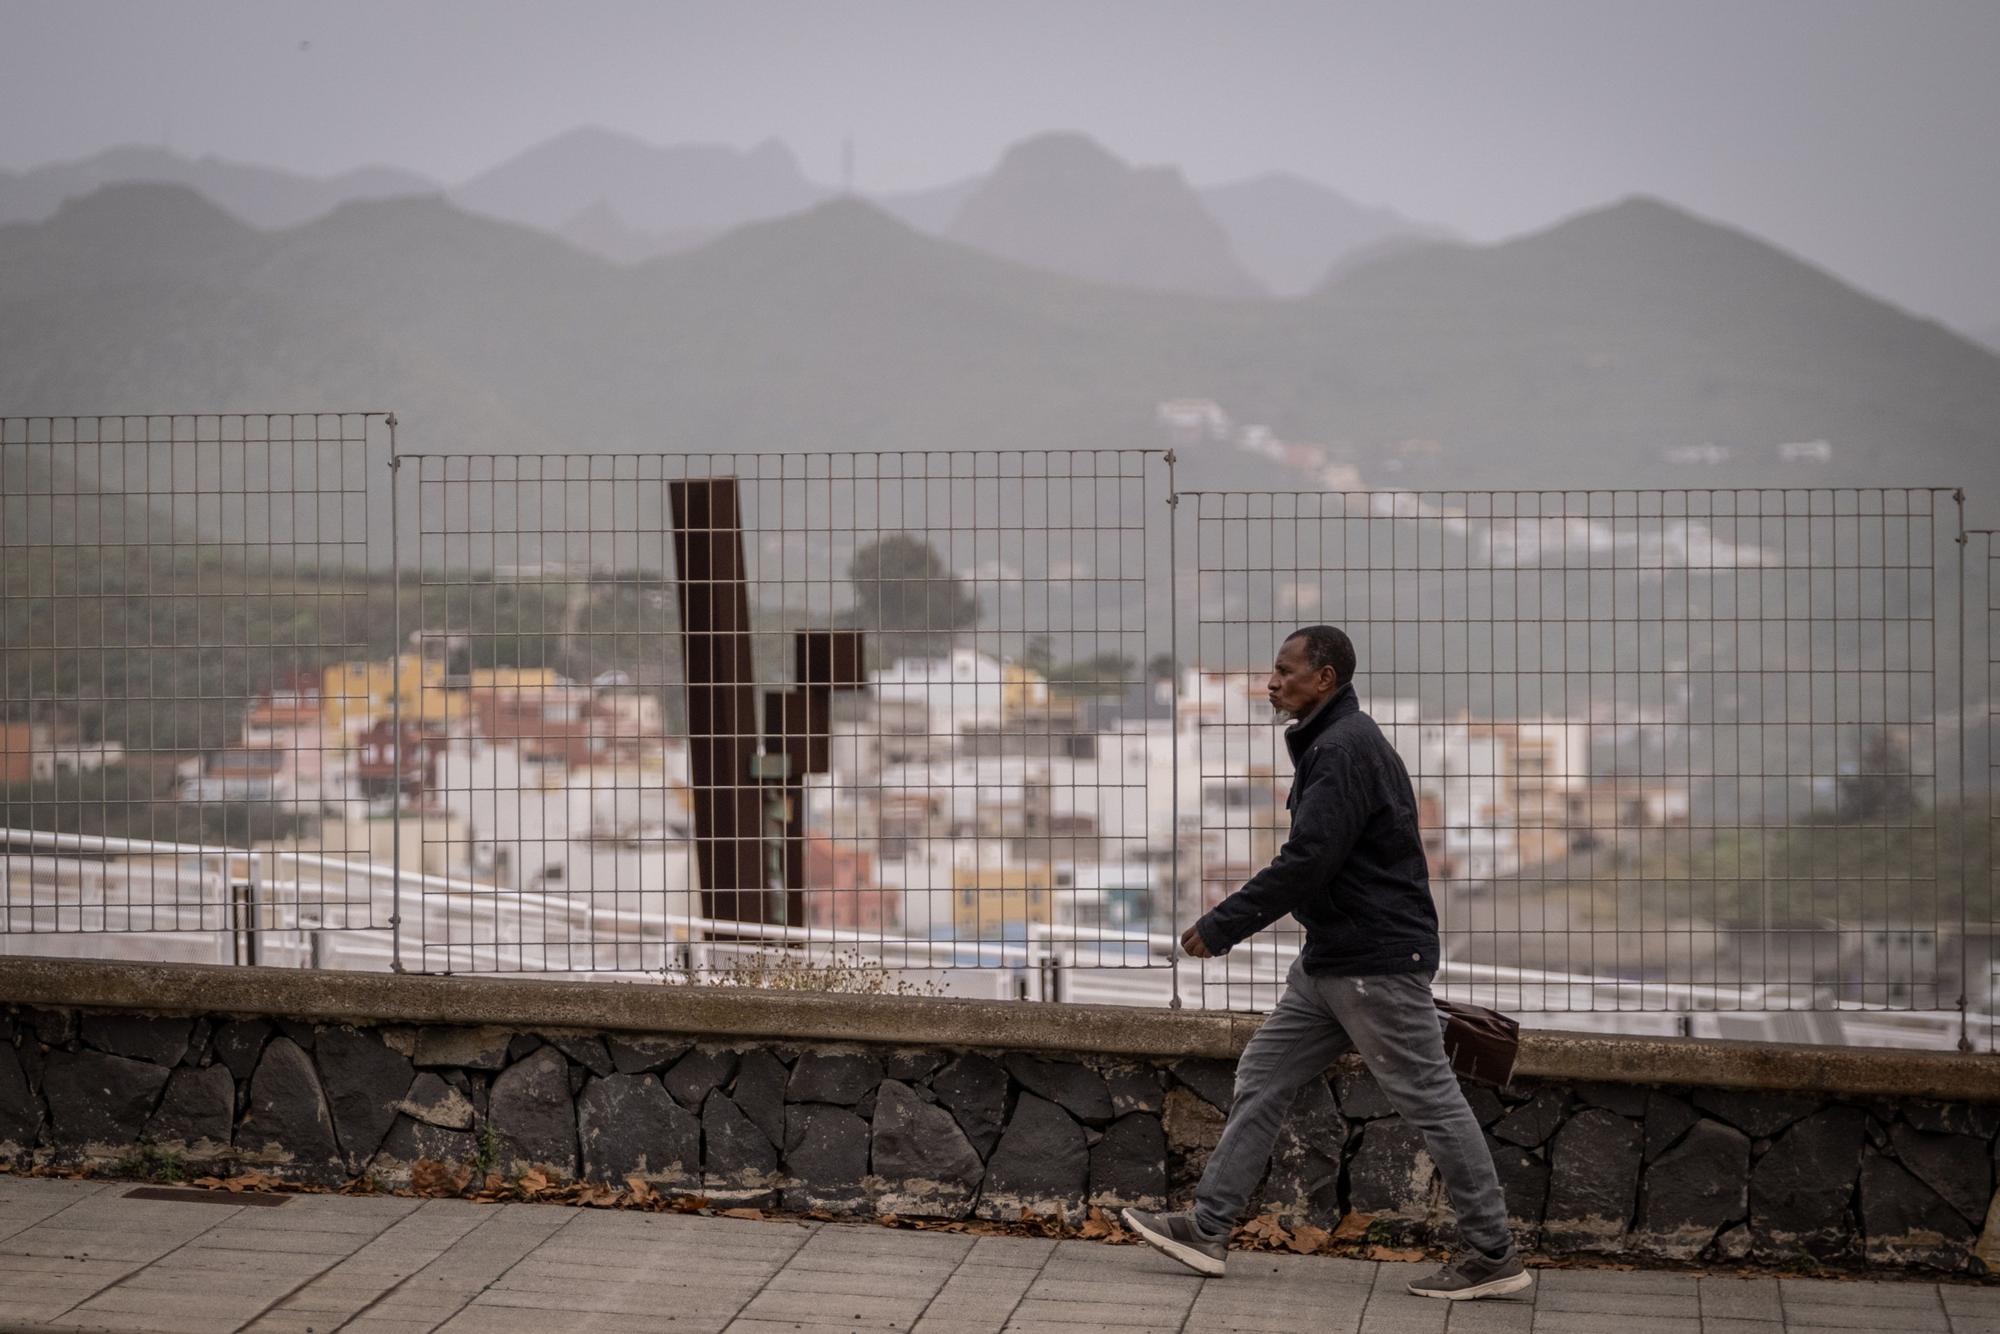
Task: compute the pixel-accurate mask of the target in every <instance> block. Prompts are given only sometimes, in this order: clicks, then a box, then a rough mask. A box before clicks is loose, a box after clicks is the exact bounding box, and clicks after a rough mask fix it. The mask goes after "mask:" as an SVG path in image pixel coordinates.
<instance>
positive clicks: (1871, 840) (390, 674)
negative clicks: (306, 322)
mask: <svg viewBox="0 0 2000 1334" xmlns="http://www.w3.org/2000/svg"><path fill="white" fill-rule="evenodd" d="M395 429H396V428H395V422H394V418H393V417H390V416H387V415H385V414H364V413H350V414H289V415H288V414H277V415H271V416H227V415H220V416H217V415H211V416H184V417H167V416H156V417H102V418H33V419H29V418H14V419H6V421H5V423H4V435H0V481H4V487H0V553H4V557H5V567H6V568H5V574H4V577H0V597H4V629H5V635H4V641H0V655H4V689H5V694H4V697H0V739H4V745H0V802H4V803H5V804H4V809H0V829H3V830H5V831H6V833H5V839H6V847H5V848H4V849H0V872H4V877H5V879H4V882H0V894H4V899H5V903H6V909H7V913H6V920H5V928H4V941H0V947H4V948H5V949H7V950H9V951H13V952H23V951H46V952H64V951H69V950H73V949H87V950H90V951H92V952H100V953H102V952H111V953H124V954H126V955H127V956H128V957H151V958H162V957H173V958H216V959H224V960H237V961H245V962H266V963H286V964H302V965H313V964H317V965H323V966H329V967H380V968H386V967H393V966H402V967H407V968H411V969H420V970H425V971H435V972H591V973H596V974H621V975H628V976H637V975H651V976H657V977H667V978H683V979H707V980H725V981H727V980H737V981H755V982H758V983H760V984H764V985H790V986H842V987H854V986H862V987H866V988H868V989H897V988H903V989H908V988H910V987H916V988H920V989H938V988H944V989H950V990H956V991H966V990H978V991H985V992H987V993H988V994H1002V995H1029V996H1036V997H1041V998H1049V999H1056V998H1060V999H1070V1000H1106V1001H1126V1002H1134V1003H1157V1004H1178V1003H1182V1002H1183V1001H1185V1002H1187V1003H1193V1004H1202V1005H1207V1006H1214V1007H1231V1008H1239V1009H1261V1008H1265V1007H1268V1006H1269V1005H1270V1004H1271V1003H1272V1002H1273V1001H1275V999H1276V997H1277V994H1278V991H1279V988H1280V987H1281V985H1282V980H1283V976H1284V972H1285V969H1286V967H1287V966H1288V965H1289V963H1290V962H1291V959H1292V958H1293V957H1294V956H1295V954H1296V950H1297V946H1298V943H1299V933H1298V930H1297V928H1296V927H1295V926H1294V925H1293V924H1292V923H1290V921H1289V919H1288V920H1287V921H1285V922H1283V923H1281V924H1280V925H1279V926H1278V927H1276V928H1274V929H1273V930H1272V931H1270V932H1268V933H1266V935H1265V936H1264V937H1261V938H1259V940H1257V941H1256V942H1253V943H1252V944H1250V945H1248V946H1245V947H1241V948H1239V949H1238V950H1237V951H1235V952H1233V953H1232V954H1231V955H1229V956H1228V957H1226V958H1224V959H1221V960H1213V961H1207V962H1203V963H1196V962H1195V961H1191V960H1186V959H1183V958H1181V957H1179V956H1178V954H1177V951H1176V949H1175V938H1176V936H1177V934H1178V932H1179V930H1180V929H1181V928H1182V927H1184V926H1185V925H1186V924H1187V923H1188V922H1189V921H1191V920H1192V919H1193V918H1194V917H1195V916H1196V915H1197V914H1198V913H1199V912H1200V911H1201V910H1202V909H1203V908H1204V907H1206V906H1208V905H1210V904H1212V903H1213V902H1215V901H1216V900H1217V899H1218V898H1219V897H1221V896H1222V895H1225V894H1227V893H1229V892H1231V891H1232V890H1234V889H1235V888H1236V886H1237V885H1239V884H1241V883H1242V881H1243V880H1244V879H1246V878H1247V877H1248V876H1249V875H1250V874H1252V873H1254V871H1255V870H1256V869H1257V868H1258V867H1260V866H1261V865H1262V864H1264V862H1266V861H1268V860H1269V858H1270V857H1271V856H1272V854H1273V853H1274V852H1275V851H1276V849H1277V847H1278V846H1279V844H1280V843H1281V842H1282V840H1283V838H1284V835H1285V832H1286V831H1285V823H1286V816H1285V806H1284V803H1285V796H1286V789H1287V786H1288V782H1289V775H1290V764H1289V758H1288V756H1287V754H1286V751H1285V749H1284V745H1283V741H1282V728H1281V725H1280V723H1279V721H1278V720H1277V719H1276V718H1275V717H1274V716H1273V715H1272V713H1271V710H1270V709H1269V707H1268V705H1267V704H1266V703H1265V701H1264V695H1263V682H1264V679H1265V675H1266V674H1267V673H1268V671H1269V667H1270V662H1271V659H1272V656H1273V655H1274V653H1275V652H1276V650H1277V647H1278V645H1279V643H1280V642H1281V641H1282V639H1283V638H1284V636H1285V635H1286V634H1288V633H1289V632H1290V631H1291V630H1292V629H1295V628H1297V627H1298V626H1299V625H1302V624H1308V623H1314V622H1330V623H1334V624H1339V625H1342V626H1344V627H1345V628H1346V629H1347V630H1348V631H1349V632H1350V633H1351V634H1352V635H1353V637H1354V639H1355V641H1356V644H1357V647H1358V649H1359V652H1360V660H1361V661H1360V673H1359V677H1358V685H1359V690H1360V693H1361V696H1362V702H1363V705H1364V707H1365V708H1367V709H1368V710H1369V711H1370V712H1371V713H1372V714H1373V715H1374V716H1375V717H1376V718H1377V720H1378V721H1379V722H1380V723H1381V725H1382V726H1383V729H1384V731H1385V733H1386V734H1387V735H1388V737H1389V738H1390V740H1391V741H1392V742H1393V743H1394V744H1395V746H1396V747H1397V749H1398V751H1399V753H1400V754H1401V755H1402V757H1403V759H1404V762H1405V765H1406V767H1407V768H1408V769H1409V771H1410V773H1411V776H1412V779H1413V782H1414V785H1415V787H1416V790H1417V793H1418V796H1419V804H1420V812H1421V823H1422V826H1423V833H1424V837H1425V843H1426V851H1427V854H1428V858H1429V862H1430V867H1431V877H1432V885H1433V890H1434V896H1435V899H1436V903H1437V906H1438V909H1439V914H1440V920H1441V926H1442V929H1443V933H1444V940H1445V957H1446V963H1445V967H1444V971H1443V973H1442V976H1441V978H1440V989H1441V991H1443V992H1444V993H1446V994H1450V995H1454V996H1457V997H1459V998H1466V999H1473V1000H1477V1001H1482V1002H1485V1003H1489V1004H1497V1005H1498V1006H1500V1007H1501V1008H1504V1009H1509V1010H1514V1011H1520V1012H1526V1013H1531V1014H1532V1013H1541V1014H1544V1015H1552V1016H1553V1015H1565V1014H1567V1015H1582V1016H1589V1015H1594V1014H1599V1013H1607V1014H1612V1015H1637V1016H1639V1017H1640V1018H1641V1019H1644V1018H1646V1017H1648V1016H1650V1017H1652V1018H1658V1017H1659V1016H1663V1015H1666V1016H1672V1015H1682V1016H1697V1015H1703V1014H1708V1015H1712V1016H1727V1015H1731V1014H1745V1015H1771V1014H1777V1015H1786V1014H1794V1013H1798V1014H1804V1015H1807V1016H1812V1015H1824V1014H1837V1013H1841V1012H1846V1013H1849V1014H1857V1013H1859V1014H1889V1013H1896V1014H1901V1015H1904V1016H1906V1017H1911V1018H1913V1019H1914V1018H1915V1017H1920V1016H1922V1015H1925V1014H1930V1015H1934V1016H1937V1017H1938V1022H1939V1023H1940V1024H1949V1025H1951V1026H1953V1027H1976V1028H1978V1029H1979V1030H1980V1032H1981V1033H1982V1034H1983V1038H1984V1042H1985V1044H1986V1045H1989V1046H1990V1045H1991V1043H1992V1041H1993V1038H1994V1032H1993V1028H1992V1022H1993V1021H1992V1019H1991V1016H1992V1015H1993V1013H1994V1011H1995V1005H1994V997H1993V981H1992V979H1993V968H1992V964H1991V961H1990V953H1991V951H1990V948H1989V942H1990V941H1991V939H1992V937H1993V932H1994V908H1993V896H1992V886H1993V883H1994V877H1995V875H1996V874H2000V871H1996V867H1995V863H1994V853H1993V849H1994V846H1995V845H1994V833H1995V829H1996V825H2000V806H1996V805H1995V804H1994V797H1993V792H1994V783H1995V782H1996V781H2000V768H1996V767H1995V764H1996V761H1995V758H1994V756H1993V754H1992V752H1991V748H1990V746H1989V745H1988V741H1989V737H1990V732H1991V729H1992V712H1991V710H1992V709H1993V707H1994V705H1993V700H1994V690H1995V687H1996V685H2000V639H1995V638H1994V627H1993V617H1994V614H1995V612H1996V611H2000V605H1996V602H1995V595H1994V579H1993V576H1994V574H1995V572H1996V564H2000V552H1996V551H1995V550H1994V549H1993V546H1992V539H1991V535H1990V534H1986V533H1982V532H1973V533H1967V532H1966V531H1965V529H1964V525H1963V522H1962V517H1961V516H1962V500H1961V499H1960V498H1959V497H1958V496H1957V495H1956V494H1955V493H1951V492H1947V491H1940V490H1935V489H1927V488H1908V489H1882V490H1787V491H1758V490H1689V491H1620V492H1601V491H1600V492H1588V493H1584V492H1563V491H1554V492H1458V493H1447V492H1433V493H1362V492H1355V493H1305V494H1296V495H1294V494H1278V493H1240V492H1227V493H1225V492H1192V491H1191V492H1184V493H1183V492H1177V490H1176V487H1175V483H1174V466H1173V461H1172V457H1171V456H1170V455H1163V454H1160V453H1154V452H1144V451H1021V452H1005V453H992V452H956V451H936V452H927V453H853V454H739V455H700V454H664V453H663V454H618V455H607V454H594V453H571V454H533V455H512V454H407V453H406V454H400V455H399V454H398V453H397V451H396V448H395V440H394V436H395ZM85 938H88V939H85ZM1967 1015H1969V1016H1974V1017H1975V1018H1977V1020H1978V1022H1977V1023H1969V1022H1968V1020H1967V1019H1966V1018H1965V1017H1964V1016H1967ZM1617 1022H1626V1021H1625V1020H1622V1019H1621V1020H1618V1021H1617ZM1633 1022H1637V1020H1634V1021H1633ZM1802 1022H1804V1021H1802ZM1708 1031H1723V1032H1725V1035H1727V1034H1728V1032H1729V1030H1716V1029H1711V1030H1708ZM1832 1031H1833V1030H1831V1029H1829V1030H1826V1032H1828V1033H1830V1032H1832ZM1738 1033H1739V1035H1743V1036H1752V1035H1758V1036H1772V1035H1781V1036H1791V1037H1806V1038H1812V1037H1815V1036H1825V1034H1824V1033H1821V1032H1820V1031H1818V1030H1815V1029H1813V1028H1812V1027H1810V1024H1808V1026H1807V1027H1805V1028H1798V1027H1794V1028H1791V1029H1785V1030H1782V1031H1781V1030H1778V1029H1774V1028H1771V1027H1769V1026H1766V1027H1764V1028H1759V1029H1755V1030H1740V1031H1738Z"/></svg>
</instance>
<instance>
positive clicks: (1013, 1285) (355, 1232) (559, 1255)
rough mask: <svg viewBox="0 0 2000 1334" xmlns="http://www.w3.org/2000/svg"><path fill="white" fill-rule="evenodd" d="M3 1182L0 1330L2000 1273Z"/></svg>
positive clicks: (1807, 1320) (950, 1333) (1224, 1315)
mask: <svg viewBox="0 0 2000 1334" xmlns="http://www.w3.org/2000/svg"><path fill="white" fill-rule="evenodd" d="M127 1189H129V1187H126V1186H124V1185H122V1184H120V1183H106V1182H73V1181H61V1180H49V1179H29V1178H7V1177H0V1334H17V1331H26V1330H34V1331H55V1330H64V1331H78V1330H103V1331H114V1330H115V1331H132V1332H133V1334H595V1332H596V1331H605V1334H613V1332H615V1334H725V1332H726V1334H857V1332H858V1331H864V1330H865V1331H872V1332H874V1334H891V1332H892V1331H893V1332H895V1334H903V1332H905V1331H908V1332H910V1334H1085V1331H1090V1332H1091V1334H1095V1332H1096V1331H1103V1332H1104V1334H1149V1332H1150V1331H1155V1330H1157V1331H1160V1334H1296V1331H1301V1330H1312V1331H1314V1334H1857V1331H1863V1330H1869V1331H1887V1332H1893V1334H1932V1331H1936V1332H1937V1334H2000V1284H1996V1285H1993V1286H1976V1285H1971V1284H1965V1283H1943V1284H1940V1283H1934V1282H1924V1281H1904V1280H1896V1279H1887V1278H1885V1279H1881V1280H1872V1281H1870V1280H1853V1281H1849V1280H1842V1279H1805V1278H1784V1279H1779V1278H1758V1277H1748V1278H1745V1277H1738V1276H1736V1275H1733V1274H1716V1275H1702V1274H1698V1273H1691V1272H1685V1271H1675V1272H1665V1271H1658V1270H1653V1271H1648V1270H1644V1269H1630V1270H1626V1269H1609V1268H1606V1269H1570V1268H1562V1269H1542V1270H1538V1271H1536V1282H1535V1284H1534V1286H1533V1287H1532V1288H1531V1289H1530V1290H1529V1291H1528V1292H1526V1293H1524V1294H1521V1295H1519V1296H1517V1297H1513V1298H1509V1299H1505V1300H1502V1301H1497V1302H1477V1303H1447V1302H1439V1301H1433V1300H1429V1299H1425V1298H1420V1297H1414V1296H1411V1295H1410V1294H1409V1293H1408V1292H1407V1291H1405V1285H1406V1284H1407V1283H1408V1282H1409V1281H1410V1280H1411V1279H1412V1278H1414V1277H1416V1276H1418V1275H1421V1274H1424V1273H1427V1272H1428V1271H1429V1270H1430V1268H1431V1267H1432V1266H1431V1265H1430V1264H1427V1263H1426V1264H1404V1263H1389V1262H1374V1261H1366V1260H1354V1259H1347V1258H1334V1257H1325V1256H1296V1255H1283V1254H1263V1253H1249V1252H1240V1251H1239V1252H1235V1253H1233V1254H1232V1255H1231V1257H1230V1261H1229V1274H1228V1276H1227V1277H1226V1278H1224V1279H1204V1278H1202V1277H1201V1276H1199V1275H1196V1274H1193V1273H1190V1272H1189V1271H1187V1270H1186V1269H1184V1268H1182V1267H1181V1266H1179V1265H1177V1264H1175V1263H1174V1262H1173V1261H1171V1260H1169V1259H1167V1258H1166V1257H1164V1256H1161V1255H1159V1254H1158V1253H1156V1252H1154V1251H1152V1250H1149V1249H1147V1248H1145V1247H1141V1246H1109V1245H1104V1244H1100V1243H1093V1242H1083V1241H1060V1242H1058V1241H1055V1240H1052V1239H1048V1238H1040V1237H985V1236H981V1237H974V1236H969V1235H965V1234H960V1233H951V1232H943V1231H919V1230H906V1229H894V1228H882V1227H874V1226H869V1225H862V1224H845V1223H833V1222H818V1221H810V1220H798V1219H776V1218H772V1219H764V1220H752V1219H725V1218H718V1217H699V1216H693V1215H678V1214H638V1213H624V1212H616V1211H608V1210H604V1211H600V1210H579V1209H571V1208H566V1207H563V1206H559V1205H542V1204H506V1205H490V1204H474V1203H471V1202H468V1201H459V1200H429V1201H417V1200H410V1199H400V1198H393V1197H342V1196H331V1195H327V1196H293V1197H289V1198H288V1200H287V1202H286V1203H285V1204H283V1205H281V1206H279V1207H276V1208H255V1207H248V1206H244V1205H242V1204H240V1203H236V1202H232V1201H224V1202H222V1203H187V1202H180V1201H157V1200H131V1199H127V1198H125V1191H126V1190H127Z"/></svg>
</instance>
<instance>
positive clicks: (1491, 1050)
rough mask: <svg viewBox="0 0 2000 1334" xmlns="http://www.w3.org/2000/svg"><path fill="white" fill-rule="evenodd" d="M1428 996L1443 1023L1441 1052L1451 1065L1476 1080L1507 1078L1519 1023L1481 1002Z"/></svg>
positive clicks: (1515, 1056) (1486, 1081) (1503, 1081)
mask: <svg viewBox="0 0 2000 1334" xmlns="http://www.w3.org/2000/svg"><path fill="white" fill-rule="evenodd" d="M1432 1000H1433V1001H1435V1002H1436V1004H1437V1008H1438V1022H1439V1023H1441V1024H1442V1025H1443V1026H1444V1054H1445V1055H1446V1056H1447V1057H1449V1058H1450V1059H1451V1068H1452V1069H1453V1070H1455V1071H1457V1072H1458V1073H1459V1074H1460V1075H1462V1076H1464V1077H1465V1078H1467V1079H1470V1080H1473V1081H1475V1082H1477V1083H1480V1084H1494V1085H1499V1084H1506V1083H1509V1082H1511V1081H1512V1080H1513V1078H1514V1062H1515V1061H1516V1060H1517V1059H1518V1058H1519V1056H1520V1054H1521V1026H1520V1025H1519V1024H1518V1023H1516V1022H1514V1021H1513V1020H1512V1019H1509V1018H1508V1017H1507V1016H1506V1015H1504V1014H1501V1013H1499V1012H1498V1011H1495V1010H1489V1009H1486V1008H1485V1007H1484V1006H1480V1005H1461V1004H1459V1003H1458V1002H1457V1001H1448V1000H1437V998H1436V997H1432Z"/></svg>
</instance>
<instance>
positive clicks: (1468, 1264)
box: [1410, 1250, 1535, 1302]
mask: <svg viewBox="0 0 2000 1334" xmlns="http://www.w3.org/2000/svg"><path fill="white" fill-rule="evenodd" d="M1534 1281H1535V1276H1534V1275H1533V1274H1530V1273H1529V1272H1528V1271H1527V1270H1526V1269H1525V1268H1523V1267H1522V1265H1521V1257H1520V1256H1519V1255H1518V1254H1516V1253H1515V1252H1514V1251H1512V1250H1509V1251H1508V1252H1507V1254H1505V1255H1503V1256H1501V1257H1500V1258H1499V1259H1498V1260H1492V1259H1488V1258H1487V1257H1486V1256H1484V1255H1481V1254H1480V1253H1479V1252H1478V1251H1467V1252H1466V1253H1465V1254H1464V1255H1461V1256H1459V1257H1458V1258H1457V1259H1456V1260H1453V1261H1452V1262H1451V1263H1450V1264H1448V1265H1446V1266H1445V1267H1444V1268H1442V1269H1440V1270H1438V1271H1437V1273H1435V1274H1432V1275H1430V1276H1429V1277H1428V1278H1420V1279H1417V1280H1415V1281H1414V1282H1412V1283H1411V1284H1410V1291H1411V1292H1413V1293H1415V1294H1416V1295H1417V1296H1419V1297H1442V1298H1444V1299H1445V1300H1446V1301H1448V1302H1463V1301H1470V1300H1472V1299H1473V1298H1476V1297H1504V1296H1506V1295H1507V1294H1508V1293H1510V1292H1519V1291H1520V1290H1521V1289H1523V1288H1525V1287H1527V1286H1528V1285H1529V1284H1530V1283H1533V1282H1534Z"/></svg>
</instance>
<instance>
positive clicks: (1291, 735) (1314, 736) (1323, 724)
mask: <svg viewBox="0 0 2000 1334" xmlns="http://www.w3.org/2000/svg"><path fill="white" fill-rule="evenodd" d="M1360 709H1361V699H1360V697H1359V696H1357V695H1356V694H1355V693H1354V682H1352V681H1349V682H1348V683H1347V684H1346V685H1344V686H1342V687H1341V688H1340V689H1338V690H1336V691H1334V692H1333V693H1332V694H1331V695H1328V696H1327V697H1326V698H1325V699H1324V700H1322V701H1320V706H1319V707H1318V708H1316V709H1314V710H1313V711H1312V712H1311V713H1309V714H1307V715H1306V716H1305V717H1303V718H1301V719H1299V720H1298V721H1297V722H1296V723H1293V724H1292V725H1291V726H1290V727H1289V728H1287V729H1286V730H1285V749H1286V750H1289V751H1290V752H1291V753H1292V763H1294V764H1297V763H1298V760H1299V756H1301V755H1303V754H1305V753H1306V747H1307V746H1310V745H1311V744H1312V743H1313V742H1315V741H1317V740H1318V739H1319V736H1320V733H1322V732H1324V731H1326V729H1327V728H1329V727H1331V726H1333V722H1334V719H1336V718H1345V717H1346V716H1347V715H1348V714H1350V713H1357V712H1359V711H1360Z"/></svg>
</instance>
